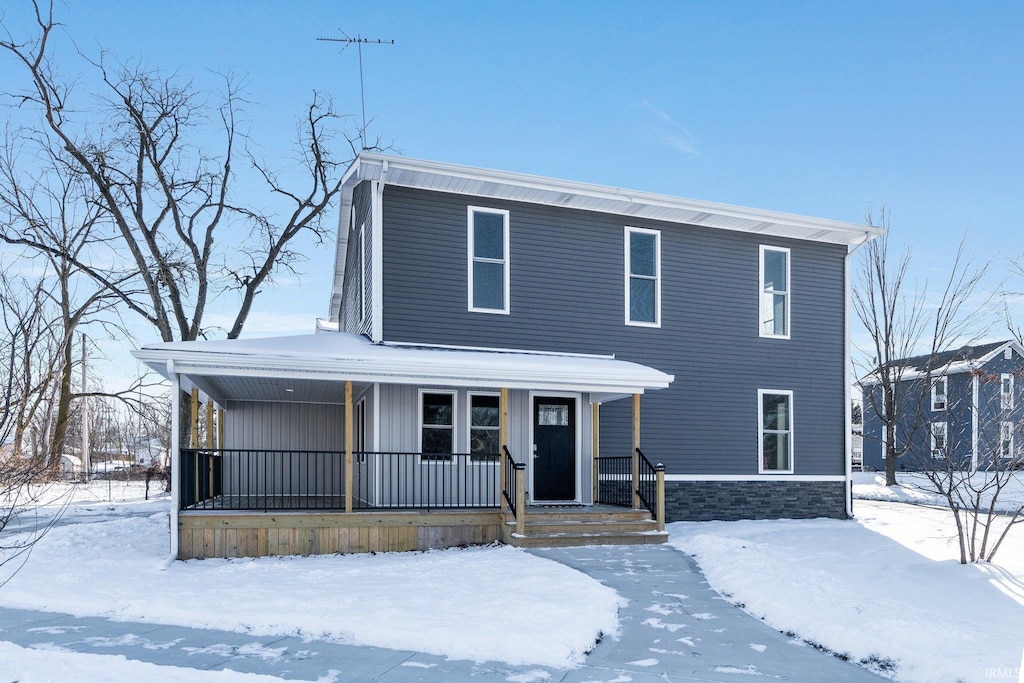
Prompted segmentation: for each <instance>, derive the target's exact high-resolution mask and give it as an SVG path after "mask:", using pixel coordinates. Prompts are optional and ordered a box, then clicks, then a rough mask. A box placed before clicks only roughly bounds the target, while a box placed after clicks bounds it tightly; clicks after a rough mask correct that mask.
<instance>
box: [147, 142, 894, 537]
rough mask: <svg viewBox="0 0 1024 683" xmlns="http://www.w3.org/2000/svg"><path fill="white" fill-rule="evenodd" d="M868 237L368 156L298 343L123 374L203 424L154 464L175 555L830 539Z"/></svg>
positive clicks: (226, 346)
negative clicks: (705, 526) (692, 523)
mask: <svg viewBox="0 0 1024 683" xmlns="http://www.w3.org/2000/svg"><path fill="white" fill-rule="evenodd" d="M879 234H881V230H879V229H877V228H874V227H869V226H864V225H858V224H852V223H843V222H838V221H832V220H824V219H819V218H809V217H804V216H797V215H791V214H784V213H778V212H774V211H764V210H759V209H750V208H744V207H738V206H728V205H723V204H714V203H710V202H702V201H695V200H689V199H681V198H678V197H671V196H664V195H657V194H651V193H645V192H638V191H631V190H622V189H619V188H613V187H604V186H599V185H590V184H585V183H578V182H570V181H563V180H554V179H549V178H540V177H535V176H529V175H522V174H517V173H508V172H503V171H494V170H488V169H481V168H471V167H465V166H457V165H452V164H445V163H437V162H431V161H420V160H415V159H408V158H404V157H397V156H388V155H381V154H376V153H371V152H363V153H361V154H360V155H359V157H358V158H357V159H356V160H355V161H354V162H353V164H352V165H351V167H350V168H349V169H348V171H347V173H346V175H345V177H344V190H343V195H342V206H341V221H340V225H339V234H338V242H337V259H336V268H335V278H334V286H333V292H332V295H331V301H330V311H329V317H330V322H329V323H328V324H324V325H322V326H321V327H322V329H321V330H320V332H319V333H318V334H315V335H308V336H305V337H291V338H281V339H267V340H231V341H199V342H183V343H171V344H154V345H147V346H145V347H143V349H141V350H139V351H137V352H136V355H137V357H139V358H140V359H142V360H143V361H144V362H146V363H148V364H149V365H150V366H151V367H153V368H154V369H156V370H158V371H160V372H162V373H163V374H164V375H165V376H166V377H168V379H170V380H171V381H172V383H173V384H174V386H175V390H176V391H192V392H193V397H194V399H195V400H194V401H193V405H199V404H203V405H205V406H206V409H205V415H206V424H208V425H210V426H208V427H205V428H204V429H203V430H201V429H200V428H199V423H200V421H201V420H202V416H203V415H204V412H203V410H194V411H193V415H192V416H191V419H192V422H193V429H192V433H193V435H194V436H193V442H192V443H191V444H189V445H188V446H189V447H188V448H185V447H184V444H179V445H177V446H176V447H175V448H174V452H175V457H176V458H177V463H176V465H175V468H176V470H177V472H178V476H177V477H176V490H177V493H176V494H175V496H176V497H175V501H176V502H175V515H176V517H175V520H174V521H175V524H176V525H177V528H178V529H179V534H178V535H177V537H176V539H175V543H176V544H177V545H176V548H175V552H176V554H177V555H178V556H179V557H200V556H211V555H228V556H230V555H259V554H267V553H270V554H274V553H285V552H317V551H319V552H334V551H342V552H345V551H354V550H367V549H406V548H423V547H440V546H444V545H453V544H459V543H469V542H487V541H491V540H495V539H503V540H505V541H506V542H512V543H517V544H520V545H530V544H553V543H580V542H615V543H618V542H656V541H660V540H662V539H663V538H664V535H663V534H661V533H660V529H662V528H663V525H664V523H665V521H673V520H703V519H739V518H770V517H816V516H828V517H845V516H846V515H847V514H848V511H849V471H850V465H849V457H848V453H849V428H848V425H849V406H850V396H849V390H848V387H849V385H850V383H851V382H850V376H849V357H850V356H849V316H848V305H847V302H848V290H849V269H850V256H851V254H852V252H853V251H854V250H855V249H856V247H857V246H858V245H860V244H863V243H864V242H866V241H867V240H870V239H872V238H874V237H876V236H878V235H879ZM186 417H187V416H177V417H176V418H175V419H181V420H184V419H186ZM201 431H202V433H203V434H204V435H205V441H204V440H203V438H202V437H200V436H199V435H200V432H201ZM620 508H624V510H623V511H622V512H621V513H619V512H617V510H619V509H620ZM228 530H232V532H233V535H232V533H229V531H228Z"/></svg>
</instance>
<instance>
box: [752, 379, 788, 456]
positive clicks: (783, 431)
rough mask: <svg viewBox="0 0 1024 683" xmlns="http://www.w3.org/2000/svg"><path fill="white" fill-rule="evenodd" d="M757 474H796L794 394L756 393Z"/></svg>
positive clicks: (766, 391)
mask: <svg viewBox="0 0 1024 683" xmlns="http://www.w3.org/2000/svg"><path fill="white" fill-rule="evenodd" d="M757 422H758V431H759V436H758V445H757V450H758V471H760V472H762V473H780V472H781V473H790V474H791V473H792V472H793V392H792V391H786V390H773V389H758V390H757Z"/></svg>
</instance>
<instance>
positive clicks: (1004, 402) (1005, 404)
mask: <svg viewBox="0 0 1024 683" xmlns="http://www.w3.org/2000/svg"><path fill="white" fill-rule="evenodd" d="M1006 380H1010V391H1009V393H1007V392H1005V391H1003V387H1004V386H1005V385H1006ZM1013 394H1014V381H1013V373H1012V372H1003V373H1000V374H999V407H1000V408H1002V409H1003V410H1010V409H1012V408H1013V406H1014V404H1015V403H1016V401H1015V400H1014V399H1015V397H1014V395H1013Z"/></svg>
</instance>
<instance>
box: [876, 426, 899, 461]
mask: <svg viewBox="0 0 1024 683" xmlns="http://www.w3.org/2000/svg"><path fill="white" fill-rule="evenodd" d="M892 433H893V435H895V434H896V430H895V429H894V430H893V432H892ZM879 438H881V440H882V460H883V461H885V460H888V459H889V443H888V442H889V426H888V425H886V424H884V423H883V424H882V433H881V435H880V437H879ZM892 446H893V448H895V447H896V438H895V436H893V441H892Z"/></svg>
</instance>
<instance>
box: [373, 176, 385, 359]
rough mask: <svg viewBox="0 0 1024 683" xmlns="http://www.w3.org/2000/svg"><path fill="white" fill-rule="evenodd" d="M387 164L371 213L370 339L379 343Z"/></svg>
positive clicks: (380, 337)
mask: <svg viewBox="0 0 1024 683" xmlns="http://www.w3.org/2000/svg"><path fill="white" fill-rule="evenodd" d="M387 170H388V167H387V162H385V164H384V171H383V173H382V178H381V180H380V181H375V182H374V185H373V200H372V201H371V205H370V208H371V211H372V213H373V218H372V221H371V224H370V228H371V230H370V243H371V248H370V281H371V282H372V283H373V286H372V287H371V291H370V305H371V306H372V307H373V308H372V311H373V323H372V325H371V328H370V339H372V340H373V341H375V342H379V341H380V340H381V339H382V338H383V335H384V178H386V177H387Z"/></svg>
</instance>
